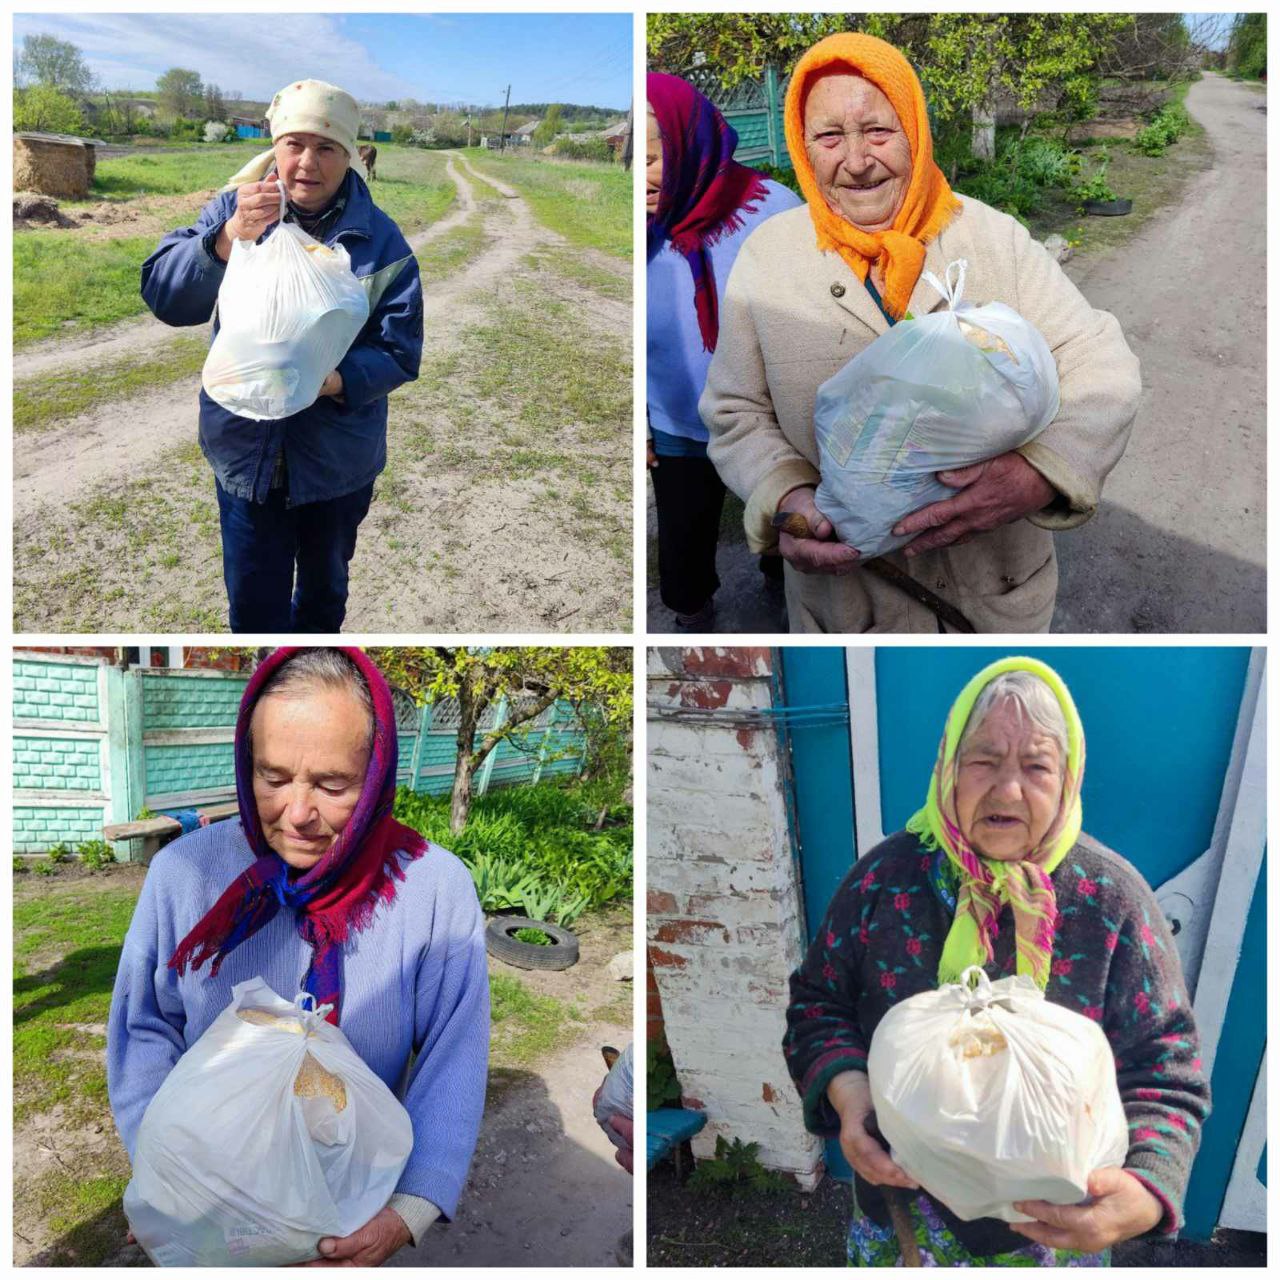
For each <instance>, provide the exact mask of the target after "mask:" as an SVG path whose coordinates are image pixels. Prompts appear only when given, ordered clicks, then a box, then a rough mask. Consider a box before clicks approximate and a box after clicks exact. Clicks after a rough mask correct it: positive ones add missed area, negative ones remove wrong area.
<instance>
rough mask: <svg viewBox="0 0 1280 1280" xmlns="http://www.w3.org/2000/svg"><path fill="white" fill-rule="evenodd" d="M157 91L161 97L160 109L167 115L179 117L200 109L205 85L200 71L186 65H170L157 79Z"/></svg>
mask: <svg viewBox="0 0 1280 1280" xmlns="http://www.w3.org/2000/svg"><path fill="white" fill-rule="evenodd" d="M156 92H157V93H158V94H159V97H160V109H161V110H162V111H163V112H165V114H166V115H169V116H173V117H175V118H179V117H182V116H189V115H192V114H193V113H194V112H196V111H198V110H199V109H200V103H201V101H202V99H203V96H204V86H203V85H202V84H201V83H200V73H199V72H197V71H188V70H187V69H186V68H185V67H170V68H169V70H168V71H166V72H165V73H164V75H162V76H161V77H160V79H159V80H157V81H156Z"/></svg>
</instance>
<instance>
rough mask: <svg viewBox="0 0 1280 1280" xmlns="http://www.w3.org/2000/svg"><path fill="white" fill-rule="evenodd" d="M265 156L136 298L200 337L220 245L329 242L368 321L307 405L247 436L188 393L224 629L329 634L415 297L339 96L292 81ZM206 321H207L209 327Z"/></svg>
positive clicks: (352, 105)
mask: <svg viewBox="0 0 1280 1280" xmlns="http://www.w3.org/2000/svg"><path fill="white" fill-rule="evenodd" d="M267 119H268V121H269V122H270V125H271V141H272V147H271V150H269V151H266V152H264V153H263V154H262V155H259V156H257V157H256V158H255V159H254V160H252V161H250V163H249V164H247V165H246V166H245V167H244V168H243V169H241V170H240V171H239V173H237V174H236V175H235V176H234V177H233V178H232V179H231V181H230V182H229V183H228V184H227V187H226V188H224V190H223V192H222V193H221V194H220V195H218V196H217V197H216V198H215V199H213V200H211V201H210V202H209V203H208V204H207V205H206V206H205V207H204V209H203V210H202V211H201V213H200V216H199V218H197V220H196V223H195V225H194V226H191V227H182V228H180V229H179V230H177V231H173V232H171V233H170V234H169V235H167V236H165V238H164V239H163V240H162V241H161V242H160V244H159V246H158V247H157V249H156V251H155V252H154V253H153V254H152V255H151V256H150V257H149V258H148V259H147V260H146V262H144V263H143V265H142V296H143V298H144V299H145V300H146V303H147V305H148V306H149V307H150V308H151V310H152V311H153V312H154V313H155V314H156V316H157V317H158V318H159V319H161V320H163V321H164V322H165V323H166V324H171V325H195V324H205V323H207V321H208V320H209V318H210V316H211V315H213V312H214V306H215V304H216V302H217V300H218V289H219V287H220V286H221V284H222V278H223V273H224V272H225V270H226V264H227V260H228V258H229V257H230V254H231V245H232V242H233V241H234V240H237V239H240V240H253V241H260V240H262V239H264V238H265V237H266V236H269V235H270V234H271V233H272V231H273V229H274V227H275V224H276V223H278V222H279V221H280V216H281V214H280V190H281V187H283V189H284V192H285V194H286V196H287V198H288V199H287V206H286V212H285V214H284V216H285V218H286V220H291V221H293V222H296V223H297V224H298V225H299V226H300V227H301V228H302V229H303V230H304V231H305V232H307V234H308V235H310V236H313V237H315V238H316V239H317V240H320V241H321V242H322V243H324V244H329V245H332V244H337V243H341V244H342V245H343V246H344V247H345V249H346V250H347V253H348V255H349V256H350V260H351V268H352V270H353V271H354V272H355V274H356V276H357V278H359V279H360V280H361V281H362V283H363V284H364V286H365V289H366V291H367V292H368V294H369V320H368V322H367V323H366V325H365V326H364V328H363V329H362V330H361V332H360V334H359V336H358V337H357V338H356V340H355V342H354V344H353V345H352V346H351V349H350V350H349V351H348V352H347V354H346V355H345V356H344V357H343V358H342V360H341V361H340V362H339V364H338V367H337V368H336V369H334V370H333V372H332V373H330V374H329V376H328V377H327V378H326V379H325V382H324V385H323V386H322V387H321V389H320V396H319V398H318V399H317V400H316V402H315V403H314V404H313V405H311V406H310V407H309V408H307V409H304V410H302V411H301V412H300V413H295V414H294V415H293V416H292V417H288V418H281V419H277V420H275V421H268V422H253V421H250V420H249V419H247V418H242V417H239V416H237V415H236V414H234V413H231V412H229V411H228V410H226V409H224V408H222V407H221V406H220V405H218V404H217V403H215V402H214V401H213V400H212V399H210V397H209V396H208V394H207V393H206V392H205V391H203V390H201V392H200V448H201V450H202V451H203V453H204V456H205V457H206V458H207V459H208V460H209V463H210V465H211V466H212V467H213V472H214V478H215V483H216V486H217V493H218V510H219V516H220V520H221V526H222V564H223V576H224V578H225V580H226V586H227V596H228V598H229V601H230V622H231V630H232V631H258V632H325V633H333V632H336V631H338V630H339V629H340V627H341V626H342V621H343V618H344V617H345V615H346V607H347V583H348V566H349V565H350V562H351V557H352V556H353V555H354V554H355V549H356V532H357V530H358V529H359V526H360V522H361V521H362V520H363V519H364V517H365V515H366V514H367V513H368V510H369V503H370V500H371V499H372V497H373V482H374V480H375V479H376V478H377V476H378V475H379V473H380V472H381V471H382V469H383V468H384V467H385V465H386V460H387V396H388V394H389V393H390V392H391V391H394V390H395V388H396V387H398V386H399V385H400V384H401V383H403V382H410V381H412V380H413V379H414V378H416V377H417V376H418V366H419V363H420V362H421V358H422V288H421V283H420V280H419V276H418V263H417V260H416V259H415V258H414V256H413V251H412V250H411V249H410V248H409V245H408V243H407V242H406V241H405V238H404V236H403V235H402V234H401V233H400V229H399V228H398V227H397V226H396V224H395V223H394V222H393V221H392V220H391V219H390V218H389V217H387V215H386V214H385V213H383V212H382V210H380V209H379V208H377V206H376V205H375V204H374V203H373V198H372V196H371V195H370V194H369V188H368V187H367V186H366V185H365V183H364V181H363V180H362V179H361V178H360V177H359V176H358V175H357V174H356V172H355V171H354V170H353V169H352V168H351V162H352V160H354V159H355V158H356V155H357V143H356V138H357V136H358V133H359V125H360V109H359V106H358V105H357V103H356V101H355V99H354V98H353V97H351V95H350V94H348V93H345V92H344V91H343V90H341V89H339V88H337V87H335V86H334V85H330V84H325V83H324V82H323V81H321V80H300V81H296V82H294V83H293V84H290V85H288V86H286V87H285V88H283V89H281V90H280V92H279V93H277V94H276V96H275V98H274V99H273V100H272V103H271V106H270V108H269V109H268V111H267ZM215 323H216V322H215Z"/></svg>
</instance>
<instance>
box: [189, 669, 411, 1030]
mask: <svg viewBox="0 0 1280 1280" xmlns="http://www.w3.org/2000/svg"><path fill="white" fill-rule="evenodd" d="M300 652H302V650H300V649H297V648H287V649H277V650H276V651H275V652H274V653H273V654H271V656H270V657H269V658H267V660H266V661H265V662H263V664H262V665H261V666H260V667H259V668H258V669H257V671H255V672H254V673H253V678H252V679H251V680H250V681H249V684H248V686H247V687H246V688H245V691H244V697H243V698H242V699H241V700H240V714H239V716H238V717H237V719H236V741H235V759H236V794H237V797H238V799H239V802H240V822H241V825H242V826H243V827H244V833H245V837H246V838H247V839H248V841H249V847H250V849H252V850H253V852H254V853H255V854H256V855H257V861H256V862H254V864H253V865H252V866H251V867H249V868H248V869H247V870H246V871H244V872H243V873H242V874H240V875H238V876H237V877H236V878H235V879H234V880H233V881H232V882H231V884H230V885H229V886H228V887H227V889H226V891H225V892H224V893H223V894H222V896H221V897H220V898H219V899H218V901H217V902H215V903H214V904H213V906H212V907H211V908H210V909H209V911H208V912H207V913H206V914H205V916H204V917H203V918H202V919H201V920H200V922H199V924H197V925H196V927H195V928H194V929H192V930H191V932H190V933H189V934H187V936H186V937H185V938H184V939H183V940H182V942H181V943H179V945H178V949H177V950H176V951H175V952H174V953H173V955H172V957H170V960H169V968H171V969H175V970H177V972H178V973H179V974H182V973H185V972H186V970H187V969H188V967H190V968H191V969H199V968H200V966H201V965H202V964H204V962H205V961H206V960H211V961H212V963H211V965H210V967H209V976H210V977H212V976H213V975H214V974H216V973H217V972H218V968H219V966H220V965H221V964H222V961H223V960H224V959H225V958H226V957H227V956H228V955H229V954H230V953H231V952H232V951H234V950H235V949H236V947H238V946H239V945H240V943H242V942H243V941H244V940H245V939H246V938H250V937H252V936H253V935H254V934H255V933H257V932H258V930H259V929H261V928H262V927H263V925H265V924H266V923H267V922H268V921H270V920H271V919H273V918H274V916H275V914H276V912H277V911H279V910H280V908H281V907H288V908H289V909H290V910H291V911H292V912H293V913H294V916H295V922H296V926H297V930H298V933H299V934H300V935H301V936H302V937H303V938H304V939H305V940H306V941H307V942H308V943H309V944H310V946H311V949H312V957H311V966H310V968H309V969H308V970H307V975H306V979H305V980H304V982H303V990H305V991H308V992H310V993H311V995H313V996H314V997H315V999H316V1004H317V1005H322V1004H332V1005H333V1011H332V1012H331V1013H330V1014H329V1015H328V1020H329V1021H330V1022H332V1023H333V1024H334V1025H335V1026H337V1025H338V1021H339V1018H340V1016H341V1012H342V947H343V944H344V943H345V942H346V940H347V939H348V937H350V936H351V934H353V933H358V932H359V931H360V930H362V929H365V928H367V927H368V926H369V924H370V923H371V922H372V920H373V916H374V912H375V910H376V909H377V907H378V905H379V903H383V902H390V901H391V900H392V899H393V898H394V897H395V894H396V881H397V880H403V879H404V870H403V867H402V866H401V863H402V861H412V860H413V859H415V858H420V857H421V856H422V855H423V853H425V852H426V848H427V842H426V840H424V839H423V837H422V836H421V835H419V834H418V832H416V831H413V830H412V829H410V828H409V827H406V826H404V825H403V824H401V823H399V822H397V821H396V820H395V819H394V818H393V817H392V816H391V809H392V805H393V804H394V803H395V797H396V758H397V754H398V750H397V739H396V717H395V709H394V707H393V705H392V701H391V689H390V687H389V686H388V685H387V682H386V680H385V679H384V677H383V675H382V672H381V671H379V670H378V668H377V667H376V666H375V665H374V663H373V661H372V660H371V659H370V658H369V657H368V656H366V655H365V654H364V653H363V652H362V651H361V650H359V649H343V650H342V652H343V653H344V654H346V656H347V657H348V658H350V659H351V661H352V662H354V663H355V665H356V666H357V667H358V668H359V670H360V673H361V674H362V675H363V676H364V678H365V681H366V683H367V684H368V686H369V692H370V694H371V695H372V698H373V721H374V731H373V750H372V752H371V753H370V756H369V769H368V772H367V773H366V774H365V778H364V785H363V787H362V788H361V790H360V798H359V800H357V801H356V807H355V812H354V813H352V815H351V819H350V821H349V822H348V823H347V825H346V826H345V827H344V828H343V829H342V832H341V834H340V835H339V836H338V838H337V839H336V840H335V841H334V842H333V845H332V847H331V848H330V849H329V851H328V852H327V853H326V854H325V855H324V856H323V857H322V858H321V859H320V861H319V862H317V863H316V865H315V866H314V867H312V868H311V869H310V870H309V871H306V872H304V873H303V874H302V875H300V876H298V877H297V878H296V879H294V880H290V878H289V866H288V864H287V863H286V862H285V861H284V859H283V858H281V857H280V855H279V854H278V853H276V852H275V850H274V849H272V848H271V846H270V845H268V844H267V841H266V838H265V837H264V836H263V833H262V823H261V822H260V821H259V819H258V807H257V804H256V803H255V801H254V796H253V758H252V754H251V750H250V745H249V722H250V719H251V718H252V716H253V709H254V707H255V706H257V703H258V699H259V698H260V697H261V696H262V690H263V687H264V686H265V685H266V683H267V681H268V680H270V679H271V677H272V676H273V675H274V674H275V673H276V671H278V670H279V669H280V668H281V667H282V666H283V665H284V664H285V663H286V662H288V661H289V660H290V659H291V658H293V657H294V656H295V655H297V654H298V653H300Z"/></svg>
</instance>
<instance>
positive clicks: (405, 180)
mask: <svg viewBox="0 0 1280 1280" xmlns="http://www.w3.org/2000/svg"><path fill="white" fill-rule="evenodd" d="M252 154H253V148H251V147H245V146H231V147H221V146H220V147H202V148H200V149H199V150H179V151H175V152H174V153H173V154H172V155H160V156H121V157H119V158H118V159H109V160H104V161H102V163H101V164H100V165H99V166H98V169H97V174H96V176H95V180H94V189H93V192H92V194H91V197H90V200H91V201H96V200H102V199H112V200H117V199H118V200H120V201H121V202H126V201H128V200H129V199H132V198H143V197H144V196H146V195H157V194H163V195H179V194H184V193H189V192H198V191H205V190H208V189H209V188H211V187H215V186H218V185H220V184H221V183H223V182H225V181H226V180H227V178H229V177H230V176H231V174H232V173H233V172H235V170H236V168H238V167H239V165H240V164H242V163H243V162H244V161H245V159H247V158H248V157H249V156H251V155H252ZM378 169H379V178H378V181H377V182H375V183H373V184H372V189H373V198H374V202H375V203H376V204H377V205H378V207H379V208H381V209H382V210H383V211H384V212H385V213H386V214H387V215H388V216H389V217H391V218H392V219H394V220H395V222H396V223H397V224H398V225H399V227H400V229H401V231H403V232H404V234H405V235H406V236H408V235H412V234H413V233H414V232H416V231H421V230H422V229H423V228H424V227H428V226H430V225H431V224H432V223H433V222H435V221H437V220H438V219H439V218H440V217H442V216H443V215H444V213H445V212H446V211H447V210H448V209H449V207H450V206H451V205H452V203H453V201H454V199H455V197H456V195H457V188H455V187H454V185H453V183H452V182H451V181H450V180H449V177H448V175H447V174H446V173H445V159H444V156H443V155H441V154H440V153H439V152H432V151H423V150H420V149H419V148H415V147H395V146H391V145H389V144H387V145H385V146H384V144H382V143H379V145H378ZM80 203H84V202H80ZM174 225H175V226H177V225H179V219H178V217H177V216H176V215H175V218H174ZM159 240H160V236H159V235H148V236H128V237H123V238H119V239H95V238H91V233H89V232H88V231H84V232H82V231H80V230H62V231H20V232H18V233H16V234H15V235H14V238H13V341H14V346H15V347H22V346H24V345H26V344H28V343H31V342H35V341H37V340H39V339H41V338H48V337H52V336H55V335H57V334H60V333H65V332H68V331H71V330H75V331H82V330H86V329H99V328H102V327H104V326H106V325H110V324H114V323H116V322H117V321H120V320H125V319H128V318H130V317H131V316H137V315H141V314H142V313H143V312H145V311H146V309H147V308H146V304H145V303H144V302H143V300H142V296H141V294H140V293H139V287H140V284H141V276H140V269H141V267H142V263H143V261H144V260H145V259H146V258H147V257H148V256H149V255H150V253H151V252H152V250H153V249H155V247H156V244H157V243H158V242H159Z"/></svg>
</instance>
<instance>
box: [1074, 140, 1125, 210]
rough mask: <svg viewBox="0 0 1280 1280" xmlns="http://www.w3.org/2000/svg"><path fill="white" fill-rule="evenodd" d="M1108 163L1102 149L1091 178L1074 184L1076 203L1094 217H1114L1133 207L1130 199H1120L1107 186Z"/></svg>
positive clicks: (1107, 158) (1108, 160) (1108, 159)
mask: <svg viewBox="0 0 1280 1280" xmlns="http://www.w3.org/2000/svg"><path fill="white" fill-rule="evenodd" d="M1108 164H1110V157H1109V156H1108V155H1107V153H1106V152H1105V151H1104V152H1103V153H1102V163H1101V164H1100V165H1099V166H1098V170H1097V172H1096V173H1095V174H1094V175H1093V176H1092V177H1091V178H1087V179H1085V181H1083V182H1081V183H1078V184H1077V185H1076V188H1075V192H1074V195H1075V198H1076V204H1077V205H1078V206H1079V208H1080V209H1081V211H1082V212H1084V213H1090V214H1093V215H1094V216H1095V217H1101V218H1115V217H1121V216H1123V215H1124V214H1126V213H1129V212H1130V211H1131V210H1132V209H1133V201H1132V200H1125V199H1122V198H1121V197H1119V196H1117V195H1116V193H1115V192H1114V191H1112V190H1111V188H1110V187H1109V186H1107V166H1108Z"/></svg>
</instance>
